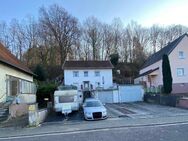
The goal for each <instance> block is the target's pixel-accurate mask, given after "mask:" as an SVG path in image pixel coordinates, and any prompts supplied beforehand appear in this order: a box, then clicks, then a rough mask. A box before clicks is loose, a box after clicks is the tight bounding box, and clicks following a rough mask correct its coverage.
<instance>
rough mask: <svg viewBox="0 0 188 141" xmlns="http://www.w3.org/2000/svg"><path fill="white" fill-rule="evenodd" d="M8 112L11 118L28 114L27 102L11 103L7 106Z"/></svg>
mask: <svg viewBox="0 0 188 141" xmlns="http://www.w3.org/2000/svg"><path fill="white" fill-rule="evenodd" d="M9 114H10V117H11V118H16V117H20V116H23V115H26V114H28V105H27V104H23V103H22V104H12V105H10V106H9Z"/></svg>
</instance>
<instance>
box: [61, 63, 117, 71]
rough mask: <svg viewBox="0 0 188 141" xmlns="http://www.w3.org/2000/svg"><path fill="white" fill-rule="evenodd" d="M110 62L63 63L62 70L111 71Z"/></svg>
mask: <svg viewBox="0 0 188 141" xmlns="http://www.w3.org/2000/svg"><path fill="white" fill-rule="evenodd" d="M112 68H113V65H112V63H111V62H110V61H65V63H64V64H63V69H64V70H65V69H112Z"/></svg>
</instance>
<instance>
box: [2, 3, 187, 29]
mask: <svg viewBox="0 0 188 141" xmlns="http://www.w3.org/2000/svg"><path fill="white" fill-rule="evenodd" d="M53 3H56V4H59V5H61V6H62V7H64V8H65V9H66V10H67V11H68V12H69V13H70V14H72V15H73V16H75V17H77V18H78V19H79V20H80V21H81V22H82V21H83V20H85V19H86V18H87V17H89V16H95V17H97V18H98V19H99V20H100V21H103V22H106V23H110V22H111V21H112V20H113V19H114V18H115V17H119V18H120V19H121V20H122V21H123V23H124V24H125V25H126V24H127V23H129V22H130V21H131V20H134V21H137V22H138V23H139V24H142V25H143V26H151V25H152V24H160V25H170V24H182V25H186V26H188V12H187V10H188V8H187V7H188V0H1V4H0V13H1V14H0V21H6V22H9V21H10V20H11V19H13V18H16V19H19V20H22V19H24V18H25V17H26V16H27V15H33V16H34V17H36V18H37V17H38V9H39V7H41V6H46V7H47V6H49V5H50V4H53Z"/></svg>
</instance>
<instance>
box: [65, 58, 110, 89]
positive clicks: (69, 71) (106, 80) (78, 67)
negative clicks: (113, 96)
mask: <svg viewBox="0 0 188 141" xmlns="http://www.w3.org/2000/svg"><path fill="white" fill-rule="evenodd" d="M112 68H113V65H112V64H111V62H110V61H65V62H64V64H63V70H64V84H65V85H75V86H77V87H78V89H79V90H95V89H96V87H102V88H104V89H108V88H110V87H112V86H113V78H112Z"/></svg>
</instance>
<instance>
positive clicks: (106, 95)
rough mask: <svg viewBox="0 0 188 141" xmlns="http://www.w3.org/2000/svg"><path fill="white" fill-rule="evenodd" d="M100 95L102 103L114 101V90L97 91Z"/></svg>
mask: <svg viewBox="0 0 188 141" xmlns="http://www.w3.org/2000/svg"><path fill="white" fill-rule="evenodd" d="M97 93H98V94H97V95H98V96H97V98H98V99H99V100H100V101H101V102H102V103H113V92H112V91H101V92H99V91H98V92H97Z"/></svg>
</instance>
